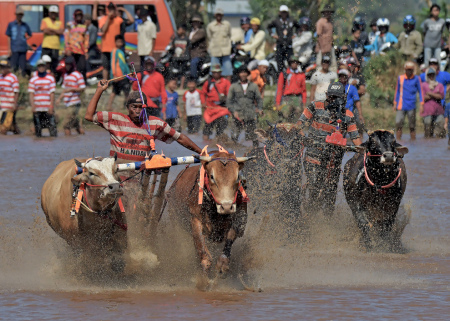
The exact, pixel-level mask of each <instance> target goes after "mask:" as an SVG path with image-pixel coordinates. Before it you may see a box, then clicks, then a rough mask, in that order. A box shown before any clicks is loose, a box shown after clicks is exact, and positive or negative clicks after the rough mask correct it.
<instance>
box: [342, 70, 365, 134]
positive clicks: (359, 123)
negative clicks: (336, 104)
mask: <svg viewBox="0 0 450 321" xmlns="http://www.w3.org/2000/svg"><path fill="white" fill-rule="evenodd" d="M350 76H351V74H350V71H348V70H347V69H341V70H339V71H338V77H339V82H340V83H341V84H343V85H344V86H345V95H346V104H345V108H346V109H347V110H350V111H351V112H352V113H353V115H354V117H355V122H356V127H358V132H359V133H363V132H364V129H363V128H364V117H363V114H362V109H361V101H360V98H359V95H358V90H357V89H356V87H355V86H353V85H351V84H349V83H348V80H349V79H350ZM355 107H356V108H355Z"/></svg>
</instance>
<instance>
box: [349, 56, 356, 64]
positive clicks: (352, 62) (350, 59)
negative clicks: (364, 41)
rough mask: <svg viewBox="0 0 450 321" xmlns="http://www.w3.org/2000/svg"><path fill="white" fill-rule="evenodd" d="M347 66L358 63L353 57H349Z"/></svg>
mask: <svg viewBox="0 0 450 321" xmlns="http://www.w3.org/2000/svg"><path fill="white" fill-rule="evenodd" d="M347 64H349V65H350V64H351V65H357V63H356V59H355V58H353V57H349V58H348V59H347Z"/></svg>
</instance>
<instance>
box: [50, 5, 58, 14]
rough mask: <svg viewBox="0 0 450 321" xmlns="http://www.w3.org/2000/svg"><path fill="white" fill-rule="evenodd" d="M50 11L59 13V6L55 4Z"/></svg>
mask: <svg viewBox="0 0 450 321" xmlns="http://www.w3.org/2000/svg"><path fill="white" fill-rule="evenodd" d="M48 12H56V13H59V8H58V6H55V5H53V6H50V8H48Z"/></svg>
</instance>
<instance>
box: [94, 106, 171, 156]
mask: <svg viewBox="0 0 450 321" xmlns="http://www.w3.org/2000/svg"><path fill="white" fill-rule="evenodd" d="M93 121H94V123H95V124H97V125H99V126H101V127H103V128H104V129H106V130H107V131H108V132H109V133H110V136H111V141H110V142H111V148H110V152H109V154H110V156H114V153H117V158H118V159H119V160H122V161H128V162H129V161H132V162H136V161H143V160H144V159H145V155H146V153H149V152H150V150H151V148H150V139H151V138H154V139H158V140H160V141H163V142H165V143H167V144H170V143H172V142H173V141H174V140H178V138H179V137H180V133H179V132H177V131H176V130H175V129H173V128H171V127H170V126H169V125H168V124H167V123H166V122H164V121H162V120H161V119H159V118H157V117H153V116H149V117H148V123H149V127H150V133H151V135H150V134H149V133H148V132H147V128H148V127H147V124H144V123H143V124H141V125H136V124H135V123H133V121H131V119H130V118H129V117H128V116H126V115H124V114H121V113H116V112H108V111H99V112H97V113H96V114H95V115H94V120H93Z"/></svg>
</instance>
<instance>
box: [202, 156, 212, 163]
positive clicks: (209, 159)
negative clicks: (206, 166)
mask: <svg viewBox="0 0 450 321" xmlns="http://www.w3.org/2000/svg"><path fill="white" fill-rule="evenodd" d="M199 158H200V160H201V161H202V162H207V163H208V162H210V161H211V156H201V155H200V157H199Z"/></svg>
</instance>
